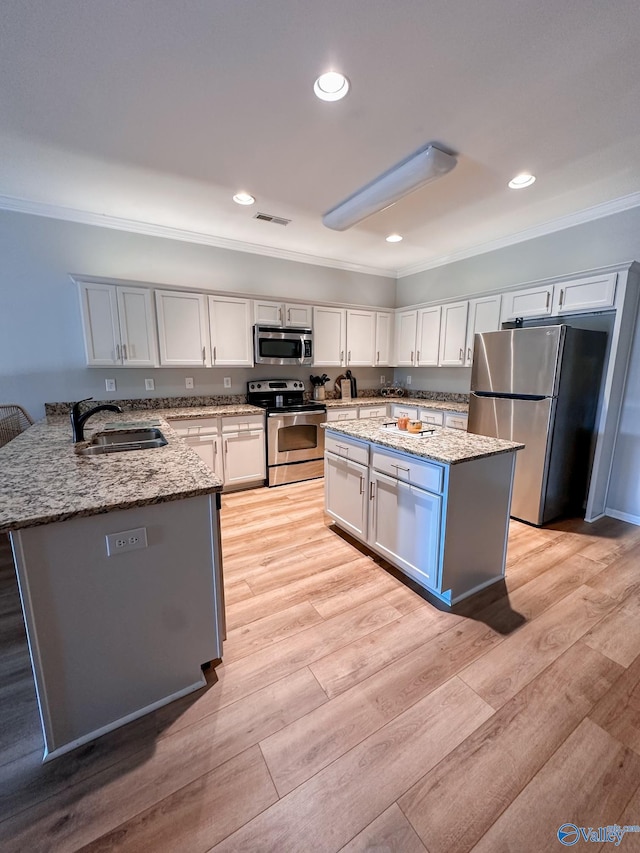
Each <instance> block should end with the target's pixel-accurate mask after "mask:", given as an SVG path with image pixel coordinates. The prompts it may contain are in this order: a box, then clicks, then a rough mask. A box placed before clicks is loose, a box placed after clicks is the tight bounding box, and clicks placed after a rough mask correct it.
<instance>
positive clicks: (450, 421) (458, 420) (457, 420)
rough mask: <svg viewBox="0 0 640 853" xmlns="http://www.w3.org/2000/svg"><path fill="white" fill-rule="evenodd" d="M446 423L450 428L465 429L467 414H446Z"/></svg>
mask: <svg viewBox="0 0 640 853" xmlns="http://www.w3.org/2000/svg"><path fill="white" fill-rule="evenodd" d="M444 425H445V426H446V427H449V428H450V429H464V430H466V428H467V416H466V415H445V419H444Z"/></svg>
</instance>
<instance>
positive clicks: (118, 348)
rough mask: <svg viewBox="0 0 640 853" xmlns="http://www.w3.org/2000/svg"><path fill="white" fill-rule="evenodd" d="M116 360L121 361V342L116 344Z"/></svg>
mask: <svg viewBox="0 0 640 853" xmlns="http://www.w3.org/2000/svg"><path fill="white" fill-rule="evenodd" d="M116 361H120V344H116Z"/></svg>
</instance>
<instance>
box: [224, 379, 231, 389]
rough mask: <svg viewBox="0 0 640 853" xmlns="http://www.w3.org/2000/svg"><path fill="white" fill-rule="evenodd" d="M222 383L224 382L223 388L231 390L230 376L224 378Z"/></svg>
mask: <svg viewBox="0 0 640 853" xmlns="http://www.w3.org/2000/svg"><path fill="white" fill-rule="evenodd" d="M223 382H224V387H225V388H231V377H230V376H225V377H224V379H223Z"/></svg>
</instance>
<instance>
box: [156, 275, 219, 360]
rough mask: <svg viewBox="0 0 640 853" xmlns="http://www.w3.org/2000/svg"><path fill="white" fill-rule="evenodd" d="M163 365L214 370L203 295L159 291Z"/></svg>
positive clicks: (159, 322)
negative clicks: (212, 368) (210, 368)
mask: <svg viewBox="0 0 640 853" xmlns="http://www.w3.org/2000/svg"><path fill="white" fill-rule="evenodd" d="M156 309H157V312H158V338H159V342H160V364H162V365H163V366H165V367H187V366H189V367H211V349H210V344H209V321H208V317H207V297H206V296H205V295H204V294H203V293H183V292H181V291H170V290H156Z"/></svg>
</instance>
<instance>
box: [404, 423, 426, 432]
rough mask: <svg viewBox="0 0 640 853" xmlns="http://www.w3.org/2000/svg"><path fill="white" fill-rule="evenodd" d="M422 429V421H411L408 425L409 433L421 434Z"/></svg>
mask: <svg viewBox="0 0 640 853" xmlns="http://www.w3.org/2000/svg"><path fill="white" fill-rule="evenodd" d="M421 429H422V421H409V423H408V424H407V432H420V430H421Z"/></svg>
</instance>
